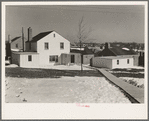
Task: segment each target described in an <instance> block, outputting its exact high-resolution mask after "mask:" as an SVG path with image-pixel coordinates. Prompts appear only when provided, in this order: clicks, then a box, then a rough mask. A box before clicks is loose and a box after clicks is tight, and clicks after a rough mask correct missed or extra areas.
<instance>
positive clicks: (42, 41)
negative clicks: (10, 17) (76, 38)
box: [12, 28, 70, 67]
mask: <svg viewBox="0 0 149 121" xmlns="http://www.w3.org/2000/svg"><path fill="white" fill-rule="evenodd" d="M25 45H26V46H25V51H24V52H12V63H14V64H17V65H19V66H20V67H41V66H46V65H55V64H61V54H63V53H65V54H69V53H70V42H69V41H68V40H67V39H65V38H64V37H62V36H61V35H60V34H58V33H57V32H55V31H48V32H42V33H39V34H38V35H36V36H34V37H33V38H32V29H31V28H28V41H26V42H25Z"/></svg>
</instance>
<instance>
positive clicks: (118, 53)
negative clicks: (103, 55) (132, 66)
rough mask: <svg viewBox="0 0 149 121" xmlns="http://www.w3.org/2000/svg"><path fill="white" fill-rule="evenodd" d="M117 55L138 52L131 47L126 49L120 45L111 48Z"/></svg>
mask: <svg viewBox="0 0 149 121" xmlns="http://www.w3.org/2000/svg"><path fill="white" fill-rule="evenodd" d="M109 49H110V50H111V51H112V52H113V53H114V54H116V55H136V54H137V53H136V52H135V51H133V50H131V49H128V50H125V49H123V48H120V47H113V48H109Z"/></svg>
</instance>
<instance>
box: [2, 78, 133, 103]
mask: <svg viewBox="0 0 149 121" xmlns="http://www.w3.org/2000/svg"><path fill="white" fill-rule="evenodd" d="M5 97H6V98H5V99H6V100H5V101H6V102H8V103H24V102H25V103H131V102H130V101H129V100H128V98H126V97H125V96H124V95H123V93H122V92H120V90H119V89H118V88H116V87H115V86H113V85H111V84H109V82H108V81H107V80H105V78H104V77H62V78H45V79H44V78H41V79H26V78H12V77H7V78H6V95H5Z"/></svg>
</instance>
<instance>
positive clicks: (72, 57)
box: [71, 55, 75, 63]
mask: <svg viewBox="0 0 149 121" xmlns="http://www.w3.org/2000/svg"><path fill="white" fill-rule="evenodd" d="M74 60H75V57H74V55H71V63H74Z"/></svg>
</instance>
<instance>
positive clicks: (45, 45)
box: [44, 42, 49, 50]
mask: <svg viewBox="0 0 149 121" xmlns="http://www.w3.org/2000/svg"><path fill="white" fill-rule="evenodd" d="M44 50H49V43H48V42H45V43H44Z"/></svg>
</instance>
